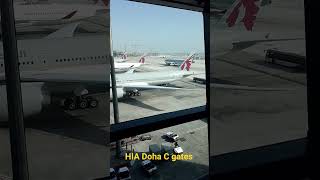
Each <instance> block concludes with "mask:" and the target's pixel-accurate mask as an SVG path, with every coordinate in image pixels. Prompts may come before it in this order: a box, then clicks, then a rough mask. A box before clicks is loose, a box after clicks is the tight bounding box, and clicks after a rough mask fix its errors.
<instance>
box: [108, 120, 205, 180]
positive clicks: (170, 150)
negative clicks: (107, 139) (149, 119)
mask: <svg viewBox="0 0 320 180" xmlns="http://www.w3.org/2000/svg"><path fill="white" fill-rule="evenodd" d="M121 150H122V156H121V158H120V159H118V158H116V157H115V143H111V155H112V156H111V171H110V172H114V174H115V175H116V176H122V177H124V176H125V177H128V176H130V177H131V178H132V179H141V180H142V179H168V180H169V179H186V180H189V179H190V180H191V179H199V178H200V177H203V176H205V175H207V174H208V170H209V159H208V125H207V120H206V119H204V120H196V121H192V122H189V123H184V124H180V125H177V126H172V127H169V128H165V129H160V130H157V131H153V132H149V133H146V134H141V135H138V136H135V137H131V138H126V139H123V140H121Z"/></svg>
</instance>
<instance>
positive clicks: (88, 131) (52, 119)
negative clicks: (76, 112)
mask: <svg viewBox="0 0 320 180" xmlns="http://www.w3.org/2000/svg"><path fill="white" fill-rule="evenodd" d="M25 127H26V128H32V129H38V130H42V131H45V132H48V133H52V134H57V135H61V136H64V137H69V138H73V139H78V140H81V141H86V142H90V143H94V144H98V145H105V146H107V145H108V144H109V141H110V137H109V132H108V128H107V130H106V128H104V127H102V126H96V125H94V124H91V123H88V122H85V121H83V120H81V119H79V118H78V117H75V116H71V115H69V114H68V113H66V112H64V111H62V110H60V109H58V108H54V107H51V108H48V109H46V110H44V111H43V112H42V113H41V114H39V115H37V116H34V117H31V118H27V119H25ZM102 128H104V129H102Z"/></svg>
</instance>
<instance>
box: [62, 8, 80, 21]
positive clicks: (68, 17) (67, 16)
mask: <svg viewBox="0 0 320 180" xmlns="http://www.w3.org/2000/svg"><path fill="white" fill-rule="evenodd" d="M76 13H77V10H75V11H72V12H71V13H70V14H68V15H66V16H65V17H63V18H61V19H64V20H65V19H70V18H72V17H73V16H74V15H75V14H76Z"/></svg>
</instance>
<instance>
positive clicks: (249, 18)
mask: <svg viewBox="0 0 320 180" xmlns="http://www.w3.org/2000/svg"><path fill="white" fill-rule="evenodd" d="M256 1H257V0H240V1H239V2H238V3H237V4H236V6H235V7H234V8H233V10H232V11H231V13H230V15H229V17H228V18H227V20H226V23H227V24H228V26H229V27H233V26H234V25H235V23H236V22H237V20H238V18H239V13H240V8H241V7H242V8H243V9H244V10H245V14H244V17H243V18H242V20H241V22H243V24H244V26H245V28H246V29H247V30H248V31H252V27H253V25H254V21H255V20H256V16H257V14H258V11H259V7H258V6H257V5H256V3H255V2H256Z"/></svg>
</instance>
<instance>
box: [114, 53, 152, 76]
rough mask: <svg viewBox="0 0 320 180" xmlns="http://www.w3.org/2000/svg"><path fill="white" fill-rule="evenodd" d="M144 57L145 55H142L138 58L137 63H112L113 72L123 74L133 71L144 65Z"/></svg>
mask: <svg viewBox="0 0 320 180" xmlns="http://www.w3.org/2000/svg"><path fill="white" fill-rule="evenodd" d="M146 56H147V54H144V55H142V56H141V57H140V59H139V62H138V63H128V62H122V63H118V62H115V63H114V68H115V72H116V73H123V72H127V71H129V70H130V69H135V68H138V67H140V66H141V65H144V64H145V57H146Z"/></svg>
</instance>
